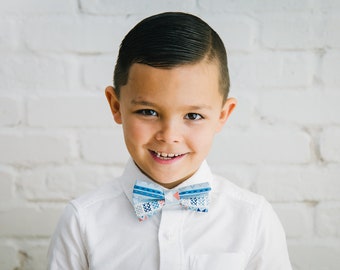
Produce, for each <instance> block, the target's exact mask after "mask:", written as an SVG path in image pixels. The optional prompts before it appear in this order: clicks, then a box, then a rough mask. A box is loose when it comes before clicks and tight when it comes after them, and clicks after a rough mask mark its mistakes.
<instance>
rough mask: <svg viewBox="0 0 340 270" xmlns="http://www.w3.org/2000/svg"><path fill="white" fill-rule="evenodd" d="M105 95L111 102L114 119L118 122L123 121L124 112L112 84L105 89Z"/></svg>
mask: <svg viewBox="0 0 340 270" xmlns="http://www.w3.org/2000/svg"><path fill="white" fill-rule="evenodd" d="M105 96H106V98H107V101H108V102H109V105H110V108H111V112H112V115H113V119H114V120H115V122H116V123H117V124H121V123H122V114H121V112H120V102H119V99H118V97H117V95H116V92H115V89H114V88H113V87H112V86H108V87H106V89H105Z"/></svg>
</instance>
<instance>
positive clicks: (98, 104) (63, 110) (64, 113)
mask: <svg viewBox="0 0 340 270" xmlns="http://www.w3.org/2000/svg"><path fill="white" fill-rule="evenodd" d="M27 110H28V112H27V119H28V125H30V126H33V127H110V126H113V118H112V115H111V110H110V107H109V104H108V102H107V100H106V97H105V94H104V90H103V91H102V94H101V95H85V94H83V95H79V96H53V97H52V96H44V97H39V98H37V97H35V98H29V99H28V101H27Z"/></svg>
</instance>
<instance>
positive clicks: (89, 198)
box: [70, 178, 123, 210]
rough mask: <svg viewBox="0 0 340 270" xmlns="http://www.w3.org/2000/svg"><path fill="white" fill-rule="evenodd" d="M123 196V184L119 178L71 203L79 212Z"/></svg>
mask: <svg viewBox="0 0 340 270" xmlns="http://www.w3.org/2000/svg"><path fill="white" fill-rule="evenodd" d="M122 194H123V189H122V187H121V184H120V182H119V181H118V178H115V179H113V180H110V181H109V182H107V183H105V184H103V185H102V186H100V187H98V188H97V189H95V190H93V191H90V192H88V193H85V194H83V195H81V196H79V197H77V198H75V199H73V200H72V201H71V202H70V203H71V204H72V205H73V206H74V207H75V208H77V209H78V210H80V209H87V208H91V207H95V206H96V205H99V204H103V203H105V201H110V200H113V201H114V200H116V199H117V198H119V197H120V196H121V195H122Z"/></svg>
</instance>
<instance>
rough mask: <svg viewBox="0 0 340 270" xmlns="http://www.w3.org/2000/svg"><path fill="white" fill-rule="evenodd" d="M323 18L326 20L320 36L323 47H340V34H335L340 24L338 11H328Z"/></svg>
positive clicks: (339, 6) (338, 8)
mask: <svg viewBox="0 0 340 270" xmlns="http://www.w3.org/2000/svg"><path fill="white" fill-rule="evenodd" d="M335 2H337V1H333V3H335ZM325 4H326V3H325ZM337 10H338V11H339V10H340V5H338V7H337ZM323 19H324V22H323V24H322V27H321V31H320V33H319V34H320V35H319V36H318V38H319V39H320V40H321V42H322V45H323V47H330V48H340V36H339V35H334V33H335V32H336V31H337V29H339V25H340V18H339V15H338V13H336V12H335V13H328V14H327V16H323Z"/></svg>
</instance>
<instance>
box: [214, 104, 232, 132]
mask: <svg viewBox="0 0 340 270" xmlns="http://www.w3.org/2000/svg"><path fill="white" fill-rule="evenodd" d="M236 105H237V100H236V98H228V99H227V100H226V102H225V103H224V105H223V107H222V110H221V114H220V118H219V123H220V124H219V126H218V128H217V132H218V131H220V130H221V129H222V127H223V126H224V124H225V122H227V120H228V118H229V116H230V114H231V113H232V112H233V110H234V109H235V107H236Z"/></svg>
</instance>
